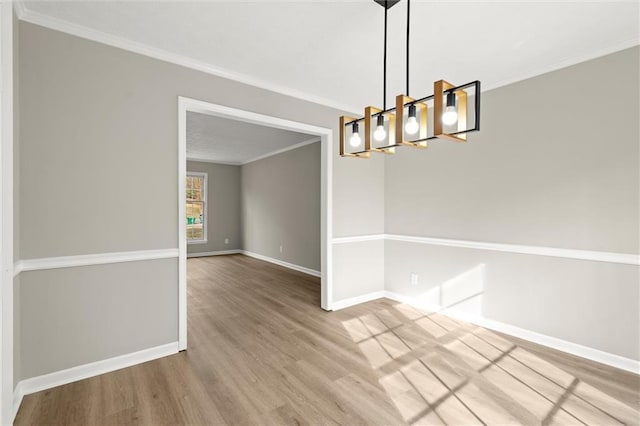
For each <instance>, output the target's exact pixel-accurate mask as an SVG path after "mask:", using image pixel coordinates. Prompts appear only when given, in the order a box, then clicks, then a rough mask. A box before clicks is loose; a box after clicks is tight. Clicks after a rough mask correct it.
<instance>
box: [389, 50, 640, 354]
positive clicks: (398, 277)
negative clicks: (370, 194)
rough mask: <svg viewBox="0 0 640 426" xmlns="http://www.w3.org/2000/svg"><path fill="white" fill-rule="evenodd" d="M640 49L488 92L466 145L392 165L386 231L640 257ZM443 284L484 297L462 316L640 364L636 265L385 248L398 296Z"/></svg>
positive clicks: (428, 292)
mask: <svg viewBox="0 0 640 426" xmlns="http://www.w3.org/2000/svg"><path fill="white" fill-rule="evenodd" d="M639 50H640V49H639V48H637V47H636V48H633V49H628V50H625V51H622V52H618V53H615V54H613V55H609V56H605V57H602V58H599V59H595V60H592V61H588V62H585V63H582V64H578V65H575V66H572V67H569V68H565V69H562V70H559V71H556V72H552V73H549V74H545V75H542V76H539V77H535V78H532V79H529V80H525V81H522V82H519V83H516V84H512V85H509V86H506V87H502V88H498V89H495V90H491V91H489V92H486V93H483V95H482V96H483V98H482V131H481V132H480V133H477V134H472V135H470V136H469V142H468V143H466V144H456V143H453V142H446V141H436V142H434V143H432V144H431V146H430V147H429V149H427V150H426V151H424V152H421V151H411V150H401V151H400V152H399V153H398V154H396V155H395V156H391V157H388V158H387V159H386V163H385V177H386V179H385V183H386V185H385V218H386V221H385V230H386V232H387V233H390V234H405V235H414V236H426V237H443V238H453V239H462V240H473V241H481V242H504V243H513V244H522V245H533V246H545V247H560V248H572V249H585V250H596V251H610V252H619V253H633V254H637V253H638V235H639V234H638V231H639V224H638V221H639V217H640V216H639V210H638V201H639V200H638V197H639V181H638V178H639V176H638V170H639V164H638V161H639V157H638V155H639V147H638V141H639V139H640V135H639V129H638V117H639V116H640V108H639V105H638V102H639V101H638V93H639V91H640V90H639V89H640V88H639V82H638V75H639V69H638V63H639ZM481 270H482V271H483V272H482V273H480V271H481ZM411 272H415V273H418V274H419V284H418V285H417V286H411V285H410V284H409V282H410V274H411ZM456 277H458V278H457V279H456ZM447 283H448V284H447ZM442 285H445V286H449V289H450V290H451V286H453V287H457V290H456V291H454V292H453V293H451V291H449V293H450V294H456V292H457V293H459V294H466V295H467V296H470V297H471V296H473V295H474V294H476V293H478V292H480V293H481V296H473V297H471V300H470V301H468V302H465V303H461V304H458V305H456V308H457V309H459V310H462V311H465V312H472V313H477V314H481V315H482V316H484V317H486V318H489V319H493V320H497V321H501V322H504V323H507V324H512V325H516V326H519V327H522V328H525V329H528V330H532V331H536V332H539V333H543V334H547V335H550V336H553V337H557V338H560V339H564V340H568V341H570V342H574V343H578V344H582V345H586V346H590V347H593V348H596V349H600V350H603V351H606V352H610V353H614V354H618V355H622V356H625V357H629V358H632V359H640V354H639V352H638V351H639V341H638V336H639V335H640V329H639V323H640V322H639V318H638V312H639V306H638V303H639V302H638V296H639V295H638V267H637V266H629V265H622V264H613V263H599V262H590V261H579V260H572V259H556V258H549V257H543V256H531V255H518V254H508V253H495V252H489V251H479V250H471V249H461V248H445V247H439V246H424V245H420V244H414V243H407V242H396V241H387V242H386V245H385V286H386V289H387V290H390V291H394V292H397V293H400V294H403V295H411V296H416V297H423V298H428V297H430V296H432V295H433V294H434V293H433V292H434V291H437V290H434V289H436V288H438V287H439V286H442ZM454 299H455V297H454Z"/></svg>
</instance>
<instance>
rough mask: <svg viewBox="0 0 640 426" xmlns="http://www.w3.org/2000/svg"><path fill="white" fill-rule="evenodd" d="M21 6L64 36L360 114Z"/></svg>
mask: <svg viewBox="0 0 640 426" xmlns="http://www.w3.org/2000/svg"><path fill="white" fill-rule="evenodd" d="M18 3H20V6H19V7H18V11H19V13H18V18H19V19H20V20H22V21H25V22H30V23H32V24H35V25H40V26H42V27H45V28H49V29H52V30H56V31H61V32H63V33H67V34H71V35H74V36H76V37H81V38H84V39H87V40H92V41H95V42H98V43H102V44H106V45H108V46H112V47H117V48H119V49H124V50H127V51H130V52H134V53H138V54H140V55H144V56H148V57H151V58H154V59H158V60H161V61H164V62H168V63H171V64H175V65H180V66H183V67H186V68H191V69H193V70H196V71H201V72H204V73H207V74H211V75H214V76H216V77H221V78H225V79H227V80H232V81H237V82H239V83H243V84H247V85H250V86H254V87H257V88H260V89H264V90H269V91H271V92H275V93H278V94H281V95H285V96H290V97H292V98H296V99H301V100H304V101H307V102H312V103H315V104H320V105H325V106H328V107H330V108H335V109H337V110H340V111H345V112H350V113H351V114H357V112H356V111H359V110H360V108H359V107H357V106H353V105H344V104H340V103H337V102H335V101H332V100H330V99H325V98H322V97H319V96H316V95H312V94H310V93H306V92H303V91H300V90H296V89H292V88H290V87H285V86H281V85H279V84H275V83H273V82H270V81H267V80H264V79H261V78H256V77H253V76H250V75H248V74H243V73H238V72H235V71H231V70H227V69H224V68H220V67H217V66H214V65H213V64H209V63H206V62H203V61H199V60H196V59H192V58H189V57H187V56H183V55H179V54H176V53H172V52H169V51H167V50H163V49H159V48H157V47H153V46H150V45H147V44H144V43H139V42H136V41H133V40H130V39H127V38H125V37H121V36H116V35H113V34H109V33H105V32H102V31H99V30H96V29H93V28H89V27H86V26H83V25H78V24H74V23H71V22H69V21H65V20H62V19H59V18H54V17H52V16H48V15H45V14H42V13H39V12H35V11H32V10H29V9H28V8H27V7H26V4H24V3H23V2H21V1H20V2H18Z"/></svg>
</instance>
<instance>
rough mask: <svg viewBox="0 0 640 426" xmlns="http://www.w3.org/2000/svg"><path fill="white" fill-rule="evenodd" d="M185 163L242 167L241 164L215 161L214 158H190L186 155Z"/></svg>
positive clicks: (190, 156)
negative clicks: (195, 162) (193, 162)
mask: <svg viewBox="0 0 640 426" xmlns="http://www.w3.org/2000/svg"><path fill="white" fill-rule="evenodd" d="M187 161H197V162H199V163H212V164H223V165H225V166H242V163H238V162H236V161H224V160H216V159H215V158H210V157H199V156H192V155H187Z"/></svg>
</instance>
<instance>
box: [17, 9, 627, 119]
mask: <svg viewBox="0 0 640 426" xmlns="http://www.w3.org/2000/svg"><path fill="white" fill-rule="evenodd" d="M406 4H407V2H406V0H403V1H402V2H401V3H400V4H398V5H396V6H394V7H393V8H392V9H390V11H389V62H388V63H389V70H388V93H387V98H388V99H393V97H394V96H395V95H396V94H399V93H402V92H404V87H405V83H404V72H405V64H404V61H405V55H404V49H405V48H404V46H405V44H404V37H405V19H406V16H405V13H406V12H405V11H406ZM21 7H23V8H24V11H23V13H21V15H22V17H23V19H26V20H29V21H31V22H34V23H39V24H41V25H47V26H51V27H54V28H58V29H63V30H65V31H69V32H72V33H77V34H81V35H84V36H87V37H90V38H94V39H97V40H100V41H106V42H108V43H111V44H115V45H123V44H128V45H130V46H135V49H134V50H137V51H144V52H150V53H151V54H154V55H155V56H157V57H163V58H172V59H174V60H177V61H178V62H182V63H189V64H191V65H192V66H194V67H196V68H199V69H203V70H208V71H210V72H213V73H216V74H219V75H223V76H226V77H231V78H235V79H238V80H240V81H244V82H249V83H252V84H255V85H259V86H262V87H267V88H270V89H274V90H277V91H280V92H284V93H288V94H292V95H295V96H298V97H302V98H306V99H311V100H314V101H318V102H321V103H325V104H328V105H333V106H339V107H342V108H344V109H347V110H348V111H351V112H359V111H361V110H362V107H363V106H365V105H374V106H381V105H380V104H381V103H382V99H381V98H382V94H381V87H382V40H383V38H382V28H383V27H382V23H383V8H382V7H380V6H378V5H376V4H375V3H374V2H373V1H372V0H351V1H338V0H334V1H326V0H325V1H323V0H298V1H282V0H279V1H278V0H270V1H269V0H262V1H259V0H257V1H204V2H203V1H200V2H194V1H184V0H183V1H144V2H142V1H129V2H121V1H101V2H95V1H92V2H89V1H70V2H59V1H41V2H34V1H26V2H24V3H23V4H22V5H21ZM411 10H412V27H411V31H412V37H411V67H410V70H411V75H412V77H411V94H412V95H413V96H414V97H419V96H423V95H427V94H430V93H432V84H433V81H435V80H439V79H442V78H444V79H445V80H448V81H450V82H452V83H456V84H462V83H466V82H469V81H472V80H476V79H479V80H481V81H482V84H483V88H485V89H487V88H493V87H497V86H500V85H504V84H507V83H510V82H514V81H518V80H522V79H524V78H528V77H531V76H534V75H537V74H541V73H543V72H547V71H550V70H553V69H557V68H561V67H563V66H567V65H571V64H573V63H577V62H581V61H583V60H586V59H590V58H593V57H597V56H602V55H604V54H607V53H610V52H614V51H617V50H621V49H623V48H626V47H631V46H633V45H636V44H638V43H639V41H638V40H639V29H638V24H639V13H640V12H639V3H638V1H637V0H634V1H606V0H603V1H581V2H577V1H574V2H568V1H548V0H547V1H538V2H531V1H529V2H525V1H518V0H503V1H495V0H494V1H479V0H477V1H456V0H448V1H425V0H423V1H420V0H414V1H413V2H412V3H411ZM69 23H72V24H73V25H69Z"/></svg>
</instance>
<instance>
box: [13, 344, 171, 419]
mask: <svg viewBox="0 0 640 426" xmlns="http://www.w3.org/2000/svg"><path fill="white" fill-rule="evenodd" d="M176 353H178V342H172V343H167V344H165V345H160V346H156V347H153V348H149V349H143V350H141V351H138V352H132V353H130V354H125V355H120V356H117V357H113V358H108V359H103V360H101V361H96V362H92V363H89V364H84V365H78V366H76V367H71V368H68V369H66V370H60V371H56V372H53V373H49V374H44V375H42V376H37V377H32V378H30V379H25V380H22V381H20V383H18V385H17V386H16V388H15V392H14V399H13V405H14V406H13V411H14V416H15V414H17V413H18V409H19V408H20V403H21V402H22V398H23V397H24V396H25V395H29V394H32V393H35V392H40V391H43V390H45V389H51V388H54V387H56V386H61V385H66V384H67V383H72V382H77V381H78V380H82V379H86V378H89V377H94V376H99V375H100V374H104V373H109V372H111V371H116V370H120V369H122V368H126V367H131V366H133V365H136V364H142V363H143V362H147V361H153V360H154V359H158V358H162V357H165V356H168V355H173V354H176Z"/></svg>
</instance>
